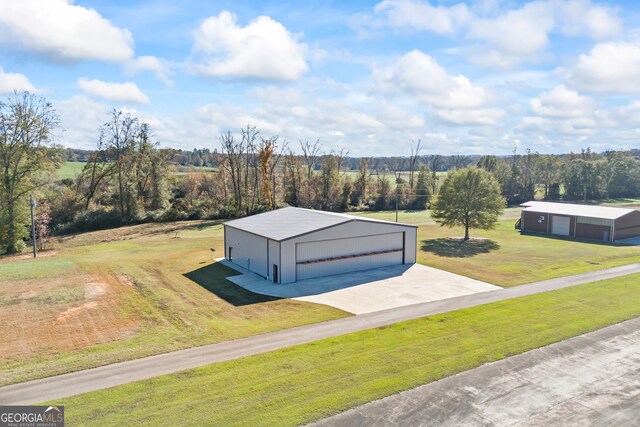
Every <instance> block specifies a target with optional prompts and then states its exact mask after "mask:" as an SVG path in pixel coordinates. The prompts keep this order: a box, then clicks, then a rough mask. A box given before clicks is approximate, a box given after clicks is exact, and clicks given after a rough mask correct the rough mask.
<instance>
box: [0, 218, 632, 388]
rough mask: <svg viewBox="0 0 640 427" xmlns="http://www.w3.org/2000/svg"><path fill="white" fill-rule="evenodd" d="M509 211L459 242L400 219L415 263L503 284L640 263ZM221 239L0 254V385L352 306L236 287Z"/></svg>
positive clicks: (126, 237) (216, 228)
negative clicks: (520, 227)
mask: <svg viewBox="0 0 640 427" xmlns="http://www.w3.org/2000/svg"><path fill="white" fill-rule="evenodd" d="M363 215H365V216H372V217H376V218H382V219H387V220H393V219H394V217H395V213H394V212H379V213H367V214H363ZM518 216H519V209H509V210H507V211H505V214H504V216H503V219H502V220H501V222H500V224H499V227H498V228H497V229H496V230H492V231H483V232H477V231H472V236H479V237H482V238H483V239H484V240H479V241H474V242H471V243H470V244H465V245H463V246H459V245H458V242H457V241H453V243H452V241H451V240H448V239H449V238H451V237H456V236H461V235H462V230H460V229H448V228H442V227H439V226H438V225H436V224H435V223H433V221H432V220H431V219H430V217H429V213H428V212H426V211H423V212H400V221H404V222H409V223H414V224H418V225H419V227H420V228H419V233H418V237H419V242H418V245H419V248H418V261H419V262H421V263H424V264H427V265H430V266H433V267H437V268H441V269H444V270H448V271H452V272H455V273H459V274H462V275H465V276H469V277H473V278H476V279H479V280H483V281H486V282H489V283H494V284H498V285H502V286H512V285H517V284H521V283H528V282H533V281H537V280H543V279H548V278H552V277H559V276H564V275H569V274H577V273H581V272H586V271H591V270H596V269H602V268H607V267H613V266H617V265H623V264H629V263H632V262H639V261H640V247H626V246H613V245H603V244H598V243H583V242H573V241H567V240H560V239H551V238H545V237H537V236H521V235H520V234H519V233H518V232H516V231H515V230H513V224H514V223H515V221H516V219H517V218H518ZM222 243H223V233H222V226H221V225H220V223H217V222H212V221H208V222H207V221H192V222H181V223H173V224H146V225H138V226H133V227H123V228H120V229H116V230H106V231H100V232H94V233H86V234H80V235H76V236H69V237H64V238H61V239H57V240H55V239H54V240H53V242H52V246H53V247H54V250H52V251H48V252H44V253H42V254H41V257H39V258H38V259H36V260H33V259H30V257H29V255H28V254H25V255H21V256H18V257H5V258H0V342H2V343H3V345H2V346H0V385H2V384H9V383H14V382H19V381H25V380H29V379H34V378H39V377H44V376H51V375H56V374H60V373H64V372H69V371H75V370H80V369H85V368H89V367H94V366H99V365H104V364H108V363H113V362H118V361H123V360H129V359H133V358H138V357H143V356H147V355H152V354H158V353H162V352H167V351H172V350H178V349H182V348H187V347H192V346H196V345H203V344H208V343H215V342H221V341H225V340H230V339H235V338H240V337H244V336H249V335H254V334H259V333H264V332H269V331H273V330H278V329H283V328H288V327H292V326H297V325H301V324H308V323H314V322H320V321H323V320H329V319H335V318H339V317H344V316H348V315H349V314H348V313H345V312H342V311H340V310H337V309H334V308H331V307H327V306H323V305H316V304H310V303H305V302H298V301H291V300H279V299H276V298H270V297H264V296H259V295H256V294H252V293H250V292H246V291H244V290H242V289H241V288H239V287H237V286H235V285H233V284H232V283H231V282H229V281H227V280H225V277H227V276H229V275H232V274H234V272H233V271H232V270H230V269H227V268H225V267H223V266H221V265H219V264H215V263H213V258H216V257H221V256H222V254H223V248H222ZM211 248H213V249H215V252H212V251H211V250H210V249H211Z"/></svg>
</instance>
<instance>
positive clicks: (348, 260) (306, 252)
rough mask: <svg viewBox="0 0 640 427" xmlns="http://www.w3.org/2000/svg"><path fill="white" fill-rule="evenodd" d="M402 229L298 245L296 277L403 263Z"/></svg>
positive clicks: (326, 274)
mask: <svg viewBox="0 0 640 427" xmlns="http://www.w3.org/2000/svg"><path fill="white" fill-rule="evenodd" d="M403 241H404V236H403V233H402V232H399V233H386V234H376V235H371V236H359V237H350V238H345V239H331V240H319V241H313V242H303V243H298V244H296V280H303V279H310V278H312V277H321V276H330V275H332V274H340V273H346V272H349V271H360V270H368V269H370V268H378V267H384V266H387V265H395V264H402V262H403Z"/></svg>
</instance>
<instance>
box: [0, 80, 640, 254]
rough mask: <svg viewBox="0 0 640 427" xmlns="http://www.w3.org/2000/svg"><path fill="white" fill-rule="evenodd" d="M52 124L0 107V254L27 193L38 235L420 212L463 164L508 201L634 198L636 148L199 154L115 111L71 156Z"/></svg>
mask: <svg viewBox="0 0 640 427" xmlns="http://www.w3.org/2000/svg"><path fill="white" fill-rule="evenodd" d="M60 126H61V123H60V119H59V117H58V115H57V113H56V111H55V109H54V108H53V107H52V105H51V104H50V103H49V102H48V101H46V99H44V98H42V97H39V96H36V95H34V94H29V93H26V92H25V93H16V94H14V96H13V97H11V98H9V99H8V100H6V101H4V102H0V201H1V202H0V253H3V252H8V253H13V252H17V251H20V250H21V249H22V247H23V246H24V241H25V239H28V238H29V228H28V225H29V204H28V199H29V195H31V194H32V195H34V196H35V198H36V199H37V200H38V203H39V206H38V208H37V209H36V212H37V218H36V222H37V233H38V235H39V237H44V236H46V235H48V234H50V233H70V232H77V231H87V230H95V229H103V228H110V227H117V226H120V225H123V224H134V223H142V222H153V221H175V220H185V219H219V218H225V219H226V218H233V217H239V216H244V215H250V214H254V213H258V212H263V211H266V210H270V209H275V208H277V207H280V206H284V205H291V206H297V207H304V208H311V209H323V210H330V211H343V212H344V211H355V210H388V209H395V208H396V207H397V208H398V209H418V210H420V209H426V208H428V207H429V206H430V203H432V201H433V200H435V198H434V196H435V195H437V194H438V192H439V190H440V187H441V186H442V182H441V181H442V178H443V174H446V171H451V170H462V169H464V168H467V167H469V166H471V167H472V168H474V169H483V170H485V171H486V172H487V173H490V174H491V175H492V176H493V177H494V178H495V181H496V182H497V187H496V188H498V189H499V190H498V191H499V192H500V196H501V197H502V198H503V199H504V200H506V201H507V202H508V203H509V204H517V203H521V202H522V201H526V200H530V199H534V198H536V197H537V198H544V199H548V200H559V199H563V200H579V199H584V198H588V199H592V198H608V197H612V198H613V197H638V196H640V160H638V154H640V153H638V152H620V151H607V152H604V153H594V152H591V150H589V149H587V150H583V151H582V152H580V153H577V154H567V155H540V154H538V153H535V152H531V151H530V150H527V151H525V152H524V153H522V154H520V153H517V152H514V153H513V154H512V155H511V156H504V157H499V156H482V157H480V156H468V155H462V154H458V155H454V156H442V155H438V154H428V153H425V147H424V145H423V143H422V141H414V142H413V143H412V144H411V148H410V151H409V152H408V153H406V154H407V155H406V156H404V157H384V158H383V157H370V158H356V157H350V156H349V153H348V151H346V150H344V149H338V150H329V151H326V150H325V149H324V148H323V146H322V144H321V142H320V141H319V140H315V141H308V140H302V141H298V142H296V143H290V142H289V141H286V140H284V139H281V138H280V137H279V136H277V135H265V134H264V133H263V132H261V131H260V130H259V129H257V128H256V127H255V126H251V125H247V126H246V127H245V128H243V129H241V130H240V131H239V132H236V133H233V132H231V131H227V132H223V133H222V134H221V135H218V136H212V140H211V141H209V142H208V144H209V148H205V149H197V150H193V151H183V150H174V149H169V148H161V147H160V146H159V143H158V141H157V140H156V138H155V137H154V134H153V130H152V129H151V127H150V126H149V124H148V123H145V122H144V121H143V120H140V119H138V118H136V117H133V116H131V115H129V114H127V113H124V112H122V111H115V110H113V111H111V112H109V116H108V120H107V121H106V122H105V123H104V124H103V125H102V126H101V127H100V128H99V129H97V132H96V141H97V142H96V146H95V149H93V150H75V149H68V148H63V147H60V146H57V145H55V144H53V142H52V141H53V134H54V131H56V130H57V129H58V128H59V127H60ZM64 161H81V162H83V163H84V164H83V167H82V170H81V171H80V172H79V173H78V174H77V176H75V177H74V178H67V179H63V180H59V179H56V177H55V170H56V169H57V168H59V167H60V166H61V165H62V164H63V163H64ZM180 166H208V168H206V169H204V168H203V169H197V168H194V169H190V168H187V169H181V168H180ZM483 179H484V178H483ZM492 188H493V187H492ZM447 191H449V192H450V191H452V190H451V189H450V188H448V189H447Z"/></svg>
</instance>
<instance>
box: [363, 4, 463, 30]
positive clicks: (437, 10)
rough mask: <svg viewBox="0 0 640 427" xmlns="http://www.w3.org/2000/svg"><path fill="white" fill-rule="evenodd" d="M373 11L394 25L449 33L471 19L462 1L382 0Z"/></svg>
mask: <svg viewBox="0 0 640 427" xmlns="http://www.w3.org/2000/svg"><path fill="white" fill-rule="evenodd" d="M373 10H374V12H375V13H377V14H381V15H385V16H386V17H387V19H388V23H389V25H391V26H394V27H411V28H414V29H417V30H426V31H432V32H434V33H439V34H449V33H453V32H454V31H457V30H458V29H459V28H460V27H462V26H463V25H465V24H466V23H467V22H468V21H469V20H470V19H471V17H472V16H471V12H470V11H469V8H467V6H466V5H465V4H463V3H459V4H456V5H453V6H451V7H447V6H433V5H432V4H431V3H429V2H424V1H420V0H384V1H382V2H380V3H378V4H376V5H375V7H374V9H373Z"/></svg>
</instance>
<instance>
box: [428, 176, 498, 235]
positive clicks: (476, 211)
mask: <svg viewBox="0 0 640 427" xmlns="http://www.w3.org/2000/svg"><path fill="white" fill-rule="evenodd" d="M504 207H505V200H504V198H503V197H502V196H501V195H500V186H499V185H498V181H497V180H496V179H495V177H494V176H493V175H492V174H491V173H490V172H487V171H486V170H484V169H479V168H475V167H471V168H464V169H458V170H455V171H452V172H449V173H448V174H447V177H446V178H445V180H444V182H443V183H442V187H441V188H440V192H439V193H438V197H437V198H436V200H435V202H434V203H433V204H432V212H431V216H432V218H433V219H434V220H435V221H436V222H437V223H438V224H440V225H441V226H447V227H455V226H462V227H464V240H465V241H467V240H469V229H470V228H478V229H481V230H490V229H492V228H494V227H495V225H496V223H497V221H498V217H499V216H500V214H501V213H502V211H503V209H504Z"/></svg>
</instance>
